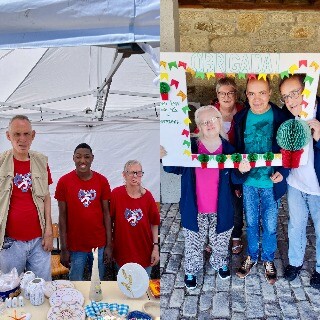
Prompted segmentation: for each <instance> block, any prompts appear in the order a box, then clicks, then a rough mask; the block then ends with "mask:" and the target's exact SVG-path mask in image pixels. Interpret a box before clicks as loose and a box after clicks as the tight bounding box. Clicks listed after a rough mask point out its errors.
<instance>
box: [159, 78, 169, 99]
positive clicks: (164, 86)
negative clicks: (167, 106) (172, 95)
mask: <svg viewBox="0 0 320 320" xmlns="http://www.w3.org/2000/svg"><path fill="white" fill-rule="evenodd" d="M169 91H170V86H169V84H168V83H166V82H160V94H161V99H162V100H169Z"/></svg>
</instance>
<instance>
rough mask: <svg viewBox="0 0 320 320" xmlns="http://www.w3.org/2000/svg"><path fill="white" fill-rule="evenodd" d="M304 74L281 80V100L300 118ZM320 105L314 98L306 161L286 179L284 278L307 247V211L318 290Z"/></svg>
mask: <svg viewBox="0 0 320 320" xmlns="http://www.w3.org/2000/svg"><path fill="white" fill-rule="evenodd" d="M304 77H305V75H303V74H295V75H292V76H291V77H289V78H285V79H284V80H282V81H281V82H280V85H279V88H280V92H281V100H282V102H283V103H285V108H287V110H289V111H290V112H291V114H292V115H291V116H292V117H295V118H296V119H299V117H300V113H301V111H302V101H303V96H302V91H303V88H304ZM319 121H320V107H319V98H318V97H317V100H316V109H315V115H314V119H312V120H309V121H307V122H308V124H309V127H310V128H311V132H312V138H311V140H310V142H309V149H308V150H309V151H308V152H309V154H308V162H307V163H306V164H305V165H301V166H299V167H298V168H296V169H292V170H291V171H290V174H289V176H288V178H287V182H288V206H289V223H288V236H289V252H288V256H289V265H288V266H287V267H286V269H285V272H284V277H285V278H286V279H287V280H289V281H292V280H294V279H295V278H296V277H297V275H298V274H299V272H300V270H301V268H302V266H303V259H304V254H305V249H306V243H307V237H306V228H307V222H308V217H309V213H310V215H311V217H312V220H313V224H314V228H315V234H316V269H315V270H314V272H313V274H312V276H311V279H310V285H311V286H312V287H314V288H317V289H320V185H319V183H320V140H319V139H320V122H319Z"/></svg>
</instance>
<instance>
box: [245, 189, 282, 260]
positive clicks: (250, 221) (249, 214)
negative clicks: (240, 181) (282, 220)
mask: <svg viewBox="0 0 320 320" xmlns="http://www.w3.org/2000/svg"><path fill="white" fill-rule="evenodd" d="M243 206H244V211H245V216H246V222H247V240H248V248H247V254H248V255H249V256H250V257H251V258H252V260H253V261H258V257H259V240H260V219H261V222H262V253H261V260H262V261H273V260H274V253H275V251H276V249H277V220H278V203H277V201H276V200H275V199H274V195H273V188H256V187H251V186H246V185H243Z"/></svg>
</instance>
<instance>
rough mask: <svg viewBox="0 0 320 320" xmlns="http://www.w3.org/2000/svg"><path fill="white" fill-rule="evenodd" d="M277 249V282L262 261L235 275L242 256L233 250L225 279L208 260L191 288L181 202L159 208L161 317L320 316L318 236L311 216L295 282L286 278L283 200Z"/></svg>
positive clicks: (306, 319) (307, 318) (308, 319)
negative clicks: (314, 276)
mask: <svg viewBox="0 0 320 320" xmlns="http://www.w3.org/2000/svg"><path fill="white" fill-rule="evenodd" d="M278 222H279V224H278V250H277V252H276V259H275V265H276V268H277V271H278V281H277V282H276V283H275V285H274V286H272V285H270V284H268V283H267V282H266V280H265V278H264V274H263V267H262V263H261V262H260V263H258V264H257V266H255V267H254V268H253V269H252V271H251V273H250V274H249V275H248V276H247V278H246V279H244V280H241V279H239V278H238V277H237V276H236V275H235V271H236V269H237V268H238V266H239V264H240V262H241V260H242V258H243V256H242V255H240V256H236V255H233V256H232V257H231V264H230V268H231V270H232V275H231V278H230V279H227V280H221V279H220V278H219V277H218V276H217V275H216V272H215V271H214V270H213V269H212V268H211V267H210V266H209V264H208V262H207V263H206V265H205V268H204V271H203V273H201V274H199V275H198V287H197V288H196V289H195V290H193V291H191V292H190V293H188V292H187V291H186V289H185V288H184V267H183V254H184V236H183V231H182V228H181V227H180V213H179V208H178V204H163V205H162V207H161V240H160V243H161V262H160V274H161V319H163V320H175V319H185V320H187V319H199V320H205V319H206V320H209V319H221V320H222V319H232V320H240V319H241V320H242V319H256V320H258V319H263V320H265V319H268V320H275V319H303V320H313V319H320V290H316V289H313V288H312V287H310V284H309V280H310V275H311V273H312V272H313V270H314V268H315V235H314V229H313V226H312V224H311V222H310V221H309V224H308V227H307V235H308V236H307V237H308V242H307V250H306V255H305V263H304V266H303V269H302V271H301V273H300V275H299V276H298V277H297V278H296V279H295V280H294V281H292V282H288V281H286V280H285V279H284V278H283V271H284V268H285V266H286V265H287V263H288V258H287V252H288V236H287V229H288V225H287V224H288V210H287V203H286V200H285V199H282V202H281V208H280V211H279V221H278Z"/></svg>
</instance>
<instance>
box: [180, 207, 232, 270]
mask: <svg viewBox="0 0 320 320" xmlns="http://www.w3.org/2000/svg"><path fill="white" fill-rule="evenodd" d="M198 226H199V232H194V231H191V230H188V229H185V228H184V236H185V260H184V268H185V273H186V274H187V273H190V274H193V275H195V274H197V272H198V271H200V270H201V269H203V254H204V247H205V246H206V245H207V244H208V243H209V245H210V247H211V249H212V252H211V256H210V264H211V266H212V268H213V269H215V270H219V268H221V267H222V266H223V265H226V264H227V263H228V255H229V250H228V249H229V242H230V237H231V233H232V229H233V228H231V229H229V230H228V231H225V232H223V233H219V234H217V232H216V228H217V215H216V214H215V213H208V214H201V213H199V214H198Z"/></svg>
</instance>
